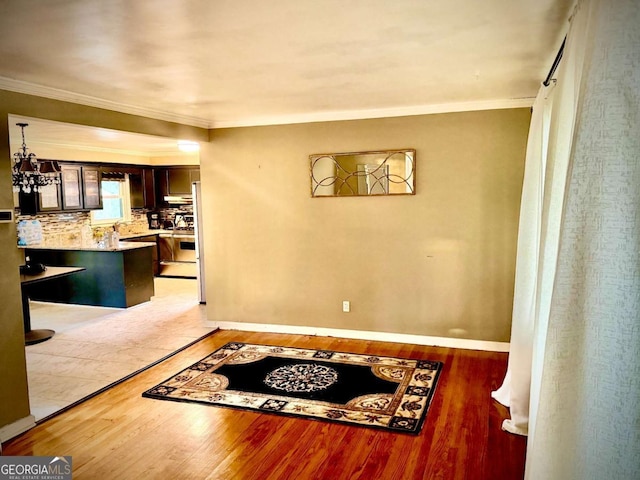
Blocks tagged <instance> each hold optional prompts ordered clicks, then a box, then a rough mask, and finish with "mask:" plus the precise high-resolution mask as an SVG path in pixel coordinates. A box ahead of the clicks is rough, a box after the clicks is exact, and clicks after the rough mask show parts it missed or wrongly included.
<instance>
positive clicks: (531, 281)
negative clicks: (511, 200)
mask: <svg viewBox="0 0 640 480" xmlns="http://www.w3.org/2000/svg"><path fill="white" fill-rule="evenodd" d="M554 86H555V84H554V83H551V84H550V86H548V87H545V86H544V85H542V86H541V87H540V91H539V92H538V96H537V97H536V100H535V102H534V104H533V114H532V116H531V126H530V127H529V139H528V141H527V154H526V161H525V169H524V182H523V186H522V199H521V202H520V205H521V207H520V223H519V230H518V249H517V258H516V279H515V290H514V299H513V316H512V326H511V344H510V345H511V346H510V354H509V364H508V366H507V374H506V376H505V379H504V382H503V383H502V386H501V387H500V388H499V389H498V390H496V391H495V392H493V393H492V394H491V396H492V397H493V398H495V399H496V400H498V401H499V402H500V403H502V404H503V405H506V406H508V407H511V408H510V411H511V419H508V420H505V421H504V423H503V425H502V428H503V429H504V430H507V431H509V432H511V433H517V434H520V435H526V434H527V428H528V421H529V386H530V383H531V358H532V345H533V342H532V338H533V331H534V326H535V317H536V313H535V305H536V291H537V278H538V269H539V255H538V251H539V248H540V233H541V223H542V205H543V193H544V178H545V170H546V163H547V146H548V140H549V122H550V119H551V109H552V104H553V90H554Z"/></svg>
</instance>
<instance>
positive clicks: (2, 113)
mask: <svg viewBox="0 0 640 480" xmlns="http://www.w3.org/2000/svg"><path fill="white" fill-rule="evenodd" d="M9 114H16V115H24V116H29V117H35V118H44V119H49V120H56V121H60V122H68V123H78V124H80V125H90V126H98V127H103V128H110V129H114V130H123V131H128V132H135V133H145V134H149V135H162V136H166V137H171V138H184V139H189V140H195V141H199V142H207V141H208V138H209V132H208V131H207V130H205V129H202V128H196V127H190V126H186V125H180V124H177V123H171V122H164V121H161V120H154V119H149V118H144V117H139V116H135V115H126V114H122V113H117V112H112V111H109V110H102V109H99V108H93V107H85V106H82V105H75V104H72V103H67V102H61V101H57V100H50V99H45V98H40V97H35V96H32V95H23V94H18V93H13V92H7V91H2V90H0V208H2V209H4V208H8V209H12V208H13V194H12V190H11V180H10V178H11V161H10V151H9V130H8V122H7V121H8V119H7V116H8V115H9ZM16 244H17V241H16V231H15V225H14V224H0V252H2V256H1V258H2V275H0V305H1V306H2V307H1V308H0V312H1V313H0V315H1V316H0V429H2V428H3V427H5V426H7V425H11V424H12V423H14V422H16V421H18V420H20V419H22V418H25V417H27V416H28V415H29V399H28V395H27V378H26V366H25V347H24V331H23V330H24V327H23V321H22V306H21V305H22V304H21V302H20V277H19V275H18V265H19V264H20V256H19V253H18V248H17V245H16Z"/></svg>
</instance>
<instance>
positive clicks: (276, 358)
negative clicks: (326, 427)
mask: <svg viewBox="0 0 640 480" xmlns="http://www.w3.org/2000/svg"><path fill="white" fill-rule="evenodd" d="M441 369H442V364H441V363H440V362H433V361H430V360H409V359H403V358H392V357H379V356H374V355H362V354H355V353H344V352H334V351H327V350H308V349H303V348H291V347H279V346H272V345H251V344H245V343H228V344H226V345H225V346H223V347H221V348H219V349H218V350H216V351H215V352H213V353H212V354H210V355H208V356H207V357H205V358H203V359H202V360H200V361H199V362H196V363H194V364H193V365H191V366H190V367H188V368H186V369H184V370H182V371H181V372H180V373H178V374H177V375H174V376H172V377H171V378H168V379H167V380H165V381H164V382H162V383H161V384H159V385H156V386H155V387H153V388H152V389H150V390H147V391H146V392H144V393H143V394H142V396H143V397H148V398H155V399H161V400H172V401H178V402H196V403H204V404H207V405H215V406H220V407H233V408H241V409H247V410H255V411H259V412H269V413H277V414H280V415H291V416H300V417H306V418H311V419H316V420H326V421H333V422H340V423H346V424H350V425H358V426H366V427H374V428H382V429H387V430H390V431H395V432H405V433H412V434H418V433H420V430H421V428H422V425H423V423H424V420H425V417H426V415H427V411H428V409H429V405H430V403H431V400H432V398H433V395H434V391H435V388H436V383H437V381H438V377H439V375H440V371H441Z"/></svg>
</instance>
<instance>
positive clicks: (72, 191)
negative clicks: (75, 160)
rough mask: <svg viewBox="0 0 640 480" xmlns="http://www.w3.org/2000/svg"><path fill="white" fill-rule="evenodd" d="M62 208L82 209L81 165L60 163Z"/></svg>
mask: <svg viewBox="0 0 640 480" xmlns="http://www.w3.org/2000/svg"><path fill="white" fill-rule="evenodd" d="M60 170H62V173H61V175H62V184H61V188H62V209H63V210H82V166H81V165H60Z"/></svg>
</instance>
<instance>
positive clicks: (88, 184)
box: [82, 166, 102, 210]
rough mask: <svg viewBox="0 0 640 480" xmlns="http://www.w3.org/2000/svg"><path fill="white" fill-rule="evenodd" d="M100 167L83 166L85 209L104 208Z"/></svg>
mask: <svg viewBox="0 0 640 480" xmlns="http://www.w3.org/2000/svg"><path fill="white" fill-rule="evenodd" d="M101 185H102V182H101V180H100V167H94V166H91V167H89V166H83V167H82V205H83V208H84V209H85V210H96V209H100V208H102V187H101Z"/></svg>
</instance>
